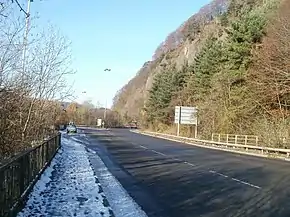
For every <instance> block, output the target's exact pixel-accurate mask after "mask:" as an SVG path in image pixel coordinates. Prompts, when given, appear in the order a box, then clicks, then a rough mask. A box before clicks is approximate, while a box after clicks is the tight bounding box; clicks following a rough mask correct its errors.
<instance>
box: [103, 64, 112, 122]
mask: <svg viewBox="0 0 290 217" xmlns="http://www.w3.org/2000/svg"><path fill="white" fill-rule="evenodd" d="M110 71H111V69H109V68H106V69H104V72H110ZM106 118H107V99H106V104H105V109H104V126H103V127H104V128H105V124H106Z"/></svg>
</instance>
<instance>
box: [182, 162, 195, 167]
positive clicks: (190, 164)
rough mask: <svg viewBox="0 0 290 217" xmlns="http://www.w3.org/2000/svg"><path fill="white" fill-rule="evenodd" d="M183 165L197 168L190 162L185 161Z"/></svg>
mask: <svg viewBox="0 0 290 217" xmlns="http://www.w3.org/2000/svg"><path fill="white" fill-rule="evenodd" d="M183 163H185V164H187V165H189V166H193V167H195V165H194V164H192V163H189V162H186V161H184V162H183Z"/></svg>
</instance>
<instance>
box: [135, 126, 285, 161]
mask: <svg viewBox="0 0 290 217" xmlns="http://www.w3.org/2000/svg"><path fill="white" fill-rule="evenodd" d="M130 132H132V133H136V134H141V135H145V136H151V137H155V138H160V139H165V140H169V141H173V142H179V143H184V144H187V145H192V146H197V147H201V148H207V149H213V150H219V151H225V152H231V153H236V154H242V155H249V156H254V157H261V158H266V159H272V160H281V161H287V162H290V159H287V158H285V157H279V156H277V157H272V156H269V155H266V154H257V153H249V152H244V151H237V150H232V149H224V148H218V147H213V146H209V145H200V144H196V143H191V142H186V141H181V140H178V139H172V138H167V137H165V136H160V135H153V133H154V132H152V133H149V132H141V131H138V130H130Z"/></svg>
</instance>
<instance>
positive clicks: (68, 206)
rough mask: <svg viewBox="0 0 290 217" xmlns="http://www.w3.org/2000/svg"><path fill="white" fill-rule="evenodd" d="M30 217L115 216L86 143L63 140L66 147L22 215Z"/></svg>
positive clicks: (20, 215)
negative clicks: (96, 174) (93, 166)
mask: <svg viewBox="0 0 290 217" xmlns="http://www.w3.org/2000/svg"><path fill="white" fill-rule="evenodd" d="M28 216H35V217H37V216H47V217H49V216H54V217H56V216H61V217H64V216H65V217H69V216H74V217H75V216H76V217H98V216H103V217H107V216H114V215H113V212H112V209H111V208H110V207H109V204H108V201H107V199H106V197H105V195H104V193H103V190H102V188H101V185H100V183H99V181H98V179H97V177H96V176H95V175H94V172H93V170H92V168H91V165H90V162H89V159H88V155H87V151H86V149H85V147H84V146H83V145H82V144H80V143H78V142H75V141H73V140H68V139H66V138H62V148H61V149H60V150H59V153H58V154H57V155H56V156H55V158H54V159H53V161H52V163H51V166H50V167H48V168H47V169H46V170H45V172H44V173H43V174H42V176H41V178H40V180H39V181H38V182H37V183H36V185H35V186H34V188H33V191H32V192H31V194H30V195H29V199H28V202H27V204H26V206H25V208H24V209H23V210H22V211H21V212H20V213H19V214H18V217H28Z"/></svg>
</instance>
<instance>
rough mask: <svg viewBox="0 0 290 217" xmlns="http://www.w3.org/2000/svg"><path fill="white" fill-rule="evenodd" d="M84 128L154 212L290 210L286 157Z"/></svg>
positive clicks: (90, 143)
mask: <svg viewBox="0 0 290 217" xmlns="http://www.w3.org/2000/svg"><path fill="white" fill-rule="evenodd" d="M82 133H84V134H85V135H86V136H84V135H81V134H82ZM82 133H81V134H80V135H75V136H73V137H75V139H77V140H79V141H82V142H83V143H84V144H85V145H86V146H87V147H88V148H89V149H92V150H94V151H96V152H97V153H98V154H99V156H100V157H101V158H102V160H103V161H104V163H105V164H106V166H107V167H108V168H109V170H110V171H111V173H112V174H113V175H114V176H115V177H116V178H117V179H118V180H119V181H120V183H121V184H122V185H123V187H124V188H125V189H126V190H127V192H128V193H129V194H130V195H131V197H132V198H133V199H134V200H135V201H136V202H137V203H138V204H139V205H140V206H141V208H142V209H143V210H144V211H145V212H146V213H147V215H148V216H150V217H151V216H152V217H163V216H164V217H165V216H166V217H187V216H188V217H194V216H203V217H226V216H235V217H240V216H241V217H244V216H259V217H260V216H266V217H270V216H273V217H274V216H275V217H282V216H283V217H284V216H290V206H289V203H290V163H288V162H286V161H279V160H269V159H265V158H259V157H254V156H247V155H239V154H235V153H229V152H223V151H218V150H212V149H206V148H200V147H195V146H190V145H186V144H182V143H178V142H172V141H167V140H163V139H158V138H153V137H149V136H145V135H140V134H136V133H132V132H130V131H128V130H123V129H118V130H108V131H97V130H89V129H85V130H83V132H82Z"/></svg>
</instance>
